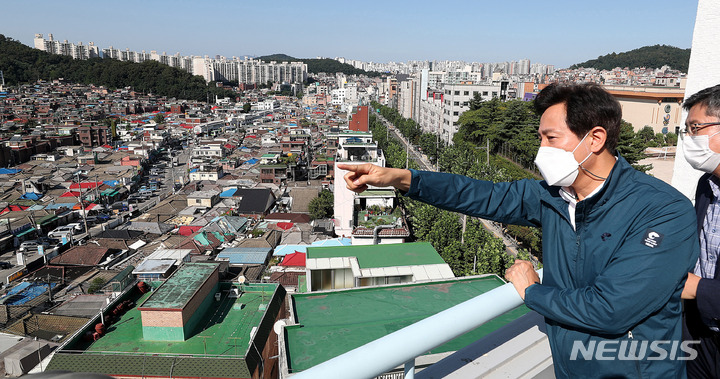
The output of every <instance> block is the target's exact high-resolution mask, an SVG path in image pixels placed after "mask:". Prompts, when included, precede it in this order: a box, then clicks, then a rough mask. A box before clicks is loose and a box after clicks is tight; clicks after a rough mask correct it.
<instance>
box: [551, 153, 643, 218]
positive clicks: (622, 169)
mask: <svg viewBox="0 0 720 379" xmlns="http://www.w3.org/2000/svg"><path fill="white" fill-rule="evenodd" d="M634 171H635V169H634V168H632V166H630V164H629V163H628V162H627V161H626V160H625V158H623V157H622V156H620V154H619V153H618V155H617V161H616V162H615V165H613V168H612V170H610V175H608V178H607V179H605V184H603V186H602V188H601V189H600V191H598V193H596V194H595V195H593V196H591V197H590V198H587V199H585V200H582V201H580V202H579V203H578V205H579V204H583V206H584V207H586V208H594V207H595V206H596V205H597V204H600V205H602V204H604V203H606V202H607V201H609V200H610V196H612V195H613V194H614V193H615V192H616V191H618V190H620V189H622V187H620V186H621V185H622V182H623V181H624V180H626V179H625V177H626V176H628V175H630V174H632V173H633V172H634ZM540 185H541V186H542V187H543V188H545V189H547V191H545V192H544V193H542V195H541V197H540V198H541V200H543V201H545V202H546V203H548V204H549V205H550V206H552V207H553V208H555V209H556V210H557V211H558V212H560V213H561V214H563V215H565V216H566V218H567V217H569V213H568V212H567V202H565V200H563V199H562V197H561V195H560V187H558V186H548V185H547V183H546V182H545V181H544V180H543V181H541V182H540Z"/></svg>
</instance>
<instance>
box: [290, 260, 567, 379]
mask: <svg viewBox="0 0 720 379" xmlns="http://www.w3.org/2000/svg"><path fill="white" fill-rule="evenodd" d="M538 274H539V275H540V276H541V278H542V270H539V271H538ZM521 304H522V299H521V298H520V296H519V295H518V294H517V292H516V291H515V288H514V287H513V286H512V284H510V283H507V284H505V285H502V286H500V287H498V288H496V289H494V290H491V291H489V292H486V293H484V294H482V295H479V296H477V297H475V298H473V299H470V300H468V301H465V302H463V303H460V304H458V305H456V306H454V307H451V308H448V309H446V310H444V311H442V312H439V313H437V314H435V315H433V316H430V317H428V318H425V319H423V320H421V321H419V322H416V323H414V324H411V325H409V326H407V327H405V328H402V329H400V330H398V331H396V332H394V333H390V334H388V335H386V336H384V337H382V338H379V339H377V340H375V341H372V342H370V343H367V344H365V345H363V346H360V347H358V348H356V349H354V350H351V351H349V352H347V353H345V354H342V355H339V356H336V357H335V358H332V359H330V360H327V361H325V362H324V363H321V364H318V365H316V366H314V367H311V368H309V369H306V370H304V371H301V372H299V373H295V374H288V373H287V372H286V371H285V370H287V362H282V361H281V362H280V365H281V369H282V370H283V372H281V378H282V377H287V376H288V375H291V376H292V377H293V378H294V379H303V378H336V377H342V378H374V377H382V378H400V377H403V375H404V378H414V377H415V374H416V372H415V371H416V368H415V365H416V359H417V361H418V362H419V363H421V364H422V360H421V359H419V358H417V357H420V356H423V355H424V354H426V353H427V352H428V351H431V350H433V349H435V348H437V347H438V346H441V345H443V344H445V343H447V342H449V341H451V340H453V339H455V338H457V337H459V336H462V335H464V334H465V333H468V332H470V331H472V330H474V329H475V328H477V327H479V326H481V325H483V324H485V323H486V322H489V321H491V320H493V319H495V318H497V317H499V316H501V315H503V314H505V313H507V312H509V311H511V310H513V309H514V308H516V307H518V306H520V305H521ZM282 339H283V338H282V333H281V341H280V342H281V343H282V342H283V341H282ZM417 376H418V378H440V377H442V378H467V377H483V378H488V377H492V378H506V377H513V378H516V377H524V378H553V377H554V373H553V367H552V358H551V356H550V347H549V344H548V341H547V337H546V336H545V334H544V322H543V319H542V317H541V316H540V315H538V314H537V313H534V312H531V313H528V314H527V315H525V316H523V317H521V318H519V319H516V320H515V321H513V322H511V323H509V324H507V325H506V326H505V327H504V328H502V329H499V330H496V331H495V332H493V333H492V334H490V335H488V336H486V337H485V338H482V339H480V340H479V341H476V342H475V343H473V344H471V345H469V346H467V347H465V348H463V349H460V350H458V351H456V352H455V353H452V354H451V355H449V356H447V357H445V358H442V359H440V360H439V361H437V362H436V363H434V362H431V364H430V365H429V366H427V367H426V368H424V369H423V370H422V371H419V372H418V373H417Z"/></svg>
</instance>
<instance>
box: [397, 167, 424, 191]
mask: <svg viewBox="0 0 720 379" xmlns="http://www.w3.org/2000/svg"><path fill="white" fill-rule="evenodd" d="M409 171H410V175H411V177H410V188H409V189H408V191H407V192H403V191H400V193H401V194H402V195H403V196H408V197H413V196H417V195H418V192H419V191H420V190H419V187H420V172H419V171H418V170H415V169H412V168H411V169H409Z"/></svg>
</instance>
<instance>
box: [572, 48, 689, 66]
mask: <svg viewBox="0 0 720 379" xmlns="http://www.w3.org/2000/svg"><path fill="white" fill-rule="evenodd" d="M689 62H690V49H681V48H678V47H674V46H668V45H655V46H644V47H641V48H639V49H635V50H630V51H626V52H624V53H619V54H616V53H614V52H613V53H611V54H607V55H602V56H599V57H597V59H591V60H589V61H587V62H582V63H577V64H574V65H572V66H570V68H571V69H574V68H579V67H585V68H596V69H598V70H612V69H614V68H615V67H630V68H633V67H647V68H660V67H662V66H664V65H668V66H670V67H671V68H673V69H675V70H680V71H681V72H687V70H688V63H689Z"/></svg>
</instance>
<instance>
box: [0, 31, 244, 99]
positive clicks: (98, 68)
mask: <svg viewBox="0 0 720 379" xmlns="http://www.w3.org/2000/svg"><path fill="white" fill-rule="evenodd" d="M0 71H2V72H3V75H4V76H5V83H6V84H7V85H18V84H24V83H32V82H35V81H36V80H38V79H43V80H54V79H58V78H63V79H65V80H67V81H69V82H73V83H84V84H95V85H101V86H106V87H108V88H113V89H115V88H124V87H128V86H129V87H132V88H133V89H135V90H137V91H141V92H148V93H153V94H155V95H159V96H167V97H174V98H178V99H187V100H199V101H203V100H206V99H207V97H208V94H210V95H211V96H212V97H214V96H215V95H217V96H219V97H225V96H230V97H233V96H234V95H235V94H234V92H232V91H228V90H224V89H221V88H217V87H215V86H214V85H213V84H212V83H211V84H210V85H207V84H205V80H204V79H203V78H202V77H201V76H193V75H191V74H189V73H187V72H186V71H183V70H180V69H177V68H174V67H170V66H167V65H164V64H161V63H159V62H156V61H146V62H143V63H133V62H122V61H119V60H116V59H100V58H92V59H88V60H76V59H72V58H71V57H67V56H63V55H57V54H50V53H47V52H44V51H40V50H37V49H34V48H31V47H28V46H25V45H23V44H22V43H20V42H18V41H15V40H13V39H12V38H7V37H5V36H4V35H2V34H0Z"/></svg>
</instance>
